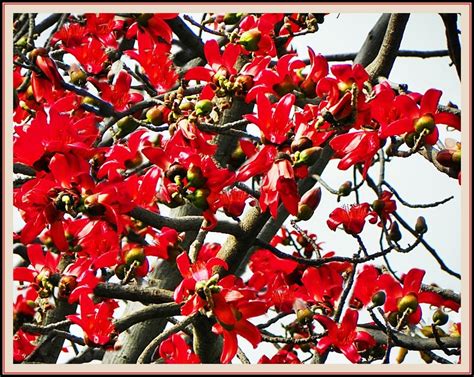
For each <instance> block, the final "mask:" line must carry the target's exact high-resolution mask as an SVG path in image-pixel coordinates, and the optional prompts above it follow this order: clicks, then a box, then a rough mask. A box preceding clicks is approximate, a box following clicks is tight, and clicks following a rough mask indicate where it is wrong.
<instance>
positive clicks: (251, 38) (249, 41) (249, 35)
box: [238, 29, 262, 51]
mask: <svg viewBox="0 0 474 377" xmlns="http://www.w3.org/2000/svg"><path fill="white" fill-rule="evenodd" d="M261 38H262V33H261V32H260V30H258V29H251V30H248V31H246V32H244V33H242V35H241V36H240V39H239V41H238V43H239V44H241V45H242V46H244V48H245V49H246V50H247V51H257V50H258V43H259V42H260V39H261Z"/></svg>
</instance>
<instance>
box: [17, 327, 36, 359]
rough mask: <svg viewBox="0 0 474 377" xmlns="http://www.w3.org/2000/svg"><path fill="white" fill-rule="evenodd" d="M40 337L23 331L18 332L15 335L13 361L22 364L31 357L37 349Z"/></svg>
mask: <svg viewBox="0 0 474 377" xmlns="http://www.w3.org/2000/svg"><path fill="white" fill-rule="evenodd" d="M37 337H38V335H33V334H30V333H27V332H24V331H23V330H21V329H20V330H18V331H17V332H16V333H15V335H13V361H14V362H15V363H21V362H22V361H23V360H25V359H26V357H27V356H28V355H30V354H31V353H32V352H33V351H34V350H35V348H36V344H34V343H35V341H36V338H37Z"/></svg>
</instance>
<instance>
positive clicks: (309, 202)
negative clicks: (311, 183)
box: [297, 187, 321, 221]
mask: <svg viewBox="0 0 474 377" xmlns="http://www.w3.org/2000/svg"><path fill="white" fill-rule="evenodd" d="M320 202H321V187H314V188H312V189H311V190H309V191H307V192H306V193H305V194H304V195H303V197H302V198H301V200H300V202H299V204H298V215H297V217H298V219H299V220H304V221H306V220H309V219H310V218H311V217H312V216H313V213H314V211H315V210H316V208H317V207H318V205H319V203H320Z"/></svg>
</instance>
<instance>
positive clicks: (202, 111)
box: [194, 99, 214, 115]
mask: <svg viewBox="0 0 474 377" xmlns="http://www.w3.org/2000/svg"><path fill="white" fill-rule="evenodd" d="M213 107H214V104H213V103H212V101H209V100H208V99H203V100H200V101H198V102H197V103H196V106H194V110H195V111H196V115H208V114H210V112H211V111H212V108H213Z"/></svg>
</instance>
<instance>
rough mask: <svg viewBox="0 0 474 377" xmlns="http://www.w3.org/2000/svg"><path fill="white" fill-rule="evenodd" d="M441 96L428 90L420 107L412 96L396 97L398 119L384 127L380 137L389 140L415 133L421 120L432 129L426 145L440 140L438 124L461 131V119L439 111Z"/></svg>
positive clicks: (439, 92) (395, 107) (434, 91)
mask: <svg viewBox="0 0 474 377" xmlns="http://www.w3.org/2000/svg"><path fill="white" fill-rule="evenodd" d="M441 94H442V92H441V91H440V90H436V89H428V90H427V91H426V93H425V94H424V95H423V96H422V97H421V102H420V107H418V105H417V102H416V101H415V100H414V99H413V98H412V96H409V95H400V96H398V97H396V98H395V100H394V102H393V106H394V110H395V112H396V113H397V114H398V119H397V120H395V121H393V122H391V123H390V124H388V125H387V126H385V127H382V128H381V132H380V136H381V137H383V138H387V137H389V136H395V135H402V134H404V133H406V132H415V125H416V124H417V122H418V121H420V120H424V122H425V123H430V128H432V129H431V130H430V131H429V132H428V134H427V135H426V136H425V143H428V144H430V145H433V144H435V143H436V141H437V140H438V129H437V127H436V126H435V125H436V124H446V125H447V126H450V127H453V128H455V129H457V130H461V119H460V118H459V117H458V116H456V115H454V114H451V113H447V112H440V111H439V110H438V103H439V99H440V98H441ZM433 127H434V128H433Z"/></svg>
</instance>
